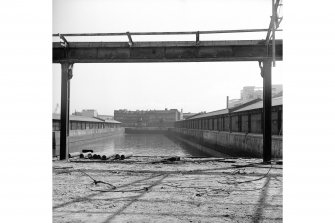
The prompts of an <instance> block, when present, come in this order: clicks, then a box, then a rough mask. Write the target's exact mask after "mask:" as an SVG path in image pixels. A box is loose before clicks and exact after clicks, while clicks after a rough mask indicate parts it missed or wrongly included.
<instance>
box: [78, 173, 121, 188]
mask: <svg viewBox="0 0 335 223" xmlns="http://www.w3.org/2000/svg"><path fill="white" fill-rule="evenodd" d="M78 171H79V172H81V173H83V174H85V175H86V176H88V177H89V178H91V179H92V180H93V183H94V184H95V185H97V184H98V183H101V184H106V185H109V186H110V187H111V188H112V189H116V186H114V185H113V184H110V183H107V182H104V181H101V180H95V179H94V178H93V177H91V176H90V175H88V174H87V173H85V172H84V171H82V170H79V169H78Z"/></svg>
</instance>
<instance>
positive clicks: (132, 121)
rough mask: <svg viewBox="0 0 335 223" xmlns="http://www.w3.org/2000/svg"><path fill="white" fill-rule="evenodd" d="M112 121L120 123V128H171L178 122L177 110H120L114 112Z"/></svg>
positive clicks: (178, 114) (178, 113)
mask: <svg viewBox="0 0 335 223" xmlns="http://www.w3.org/2000/svg"><path fill="white" fill-rule="evenodd" d="M114 119H115V120H118V121H119V122H121V123H122V127H173V125H174V122H175V121H178V120H180V112H179V111H178V110H177V109H170V110H168V109H165V110H146V111H143V110H141V111H140V110H136V111H129V110H126V109H120V110H115V111H114Z"/></svg>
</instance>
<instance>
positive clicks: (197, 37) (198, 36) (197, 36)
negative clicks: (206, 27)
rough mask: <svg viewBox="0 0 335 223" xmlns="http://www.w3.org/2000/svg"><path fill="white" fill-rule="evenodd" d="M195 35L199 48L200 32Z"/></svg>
mask: <svg viewBox="0 0 335 223" xmlns="http://www.w3.org/2000/svg"><path fill="white" fill-rule="evenodd" d="M195 35H196V39H195V45H196V46H199V44H200V32H199V31H197V33H196V34H195Z"/></svg>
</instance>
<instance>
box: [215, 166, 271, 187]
mask: <svg viewBox="0 0 335 223" xmlns="http://www.w3.org/2000/svg"><path fill="white" fill-rule="evenodd" d="M272 166H273V165H272V164H271V167H270V168H269V170H268V172H267V173H266V174H265V175H264V176H262V177H260V178H257V179H253V180H246V181H238V182H221V181H217V182H218V183H220V184H243V183H250V182H253V181H257V180H261V179H263V178H265V177H266V176H267V175H268V174H269V173H270V170H271V169H272Z"/></svg>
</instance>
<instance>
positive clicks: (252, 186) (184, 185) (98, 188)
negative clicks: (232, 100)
mask: <svg viewBox="0 0 335 223" xmlns="http://www.w3.org/2000/svg"><path fill="white" fill-rule="evenodd" d="M163 159H164V157H131V158H130V159H127V160H123V161H107V162H98V161H90V160H83V161H81V160H72V161H70V162H67V161H53V221H54V222H282V210H283V209H282V200H283V196H282V190H283V187H282V165H278V164H272V165H269V164H268V165H263V164H260V163H261V161H262V160H260V159H223V158H221V159H219V158H182V159H181V160H180V161H175V162H161V161H162V160H163ZM153 162H154V163H153ZM94 180H96V181H102V182H98V183H96V184H95V183H94Z"/></svg>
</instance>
